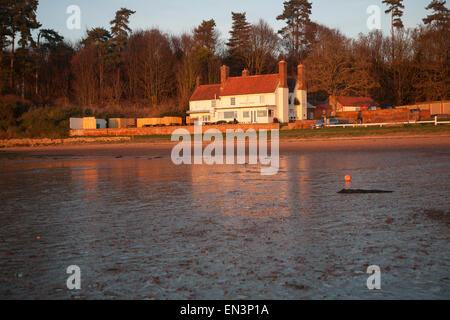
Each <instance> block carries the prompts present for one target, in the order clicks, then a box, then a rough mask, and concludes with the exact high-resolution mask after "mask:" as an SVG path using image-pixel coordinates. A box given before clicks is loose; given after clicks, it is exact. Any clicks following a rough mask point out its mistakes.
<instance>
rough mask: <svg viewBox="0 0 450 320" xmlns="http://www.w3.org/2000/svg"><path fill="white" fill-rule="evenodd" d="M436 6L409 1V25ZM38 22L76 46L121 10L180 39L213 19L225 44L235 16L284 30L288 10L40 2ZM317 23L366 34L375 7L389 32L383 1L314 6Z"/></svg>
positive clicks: (279, 5) (274, 3) (279, 0)
mask: <svg viewBox="0 0 450 320" xmlns="http://www.w3.org/2000/svg"><path fill="white" fill-rule="evenodd" d="M430 1H431V0H405V1H404V4H405V7H406V8H405V14H404V18H403V20H404V23H405V25H406V26H407V27H415V26H417V25H418V24H420V23H421V21H422V18H424V17H425V16H426V15H427V11H426V10H425V7H426V6H427V5H428V3H429V2H430ZM39 2H40V3H39V9H38V19H39V21H40V22H41V23H42V25H43V26H42V27H43V28H52V29H55V30H57V31H58V32H60V33H61V34H62V35H63V36H64V37H65V38H66V39H67V40H71V41H76V40H79V39H80V38H81V37H82V36H84V34H85V31H86V29H87V28H92V27H98V26H101V27H107V28H109V21H110V20H112V19H113V17H114V14H115V12H116V10H118V9H120V8H121V7H127V8H129V9H132V10H135V11H136V14H135V15H134V16H132V18H131V21H130V22H131V23H130V25H131V27H132V29H146V28H151V27H159V28H160V29H162V30H163V31H165V32H170V33H173V34H180V33H182V32H185V31H190V30H192V29H193V28H194V27H195V26H196V25H198V24H199V23H200V22H201V21H202V20H204V19H205V20H208V19H211V18H213V19H214V20H215V21H216V24H217V28H218V30H219V31H220V33H221V37H222V38H227V37H228V31H229V30H230V28H231V11H235V12H247V18H248V20H249V21H250V22H257V21H258V20H259V18H263V19H265V20H266V21H267V22H268V23H269V24H270V25H272V26H273V27H274V28H275V29H276V30H278V29H280V27H281V26H282V25H283V24H282V22H280V21H277V20H276V17H277V16H278V15H279V14H281V12H282V10H283V2H284V0H225V1H224V0H220V1H213V0H40V1H39ZM312 4H313V9H312V11H313V12H312V20H314V21H317V22H319V23H322V24H324V25H326V26H329V27H333V28H338V29H340V30H341V31H342V32H343V33H344V34H346V35H347V36H351V37H355V36H357V35H358V33H360V32H363V33H367V32H368V31H369V30H368V29H367V27H366V21H367V18H368V17H369V15H368V14H367V13H366V10H367V7H368V6H370V5H379V6H380V7H381V8H382V20H381V22H382V29H383V31H385V32H389V23H390V19H389V17H388V16H386V15H385V14H384V9H385V7H384V6H383V5H382V0H312ZM69 5H78V6H79V7H80V8H81V30H69V29H68V28H67V27H66V20H67V18H68V16H69V15H68V14H66V9H67V7H68V6H69Z"/></svg>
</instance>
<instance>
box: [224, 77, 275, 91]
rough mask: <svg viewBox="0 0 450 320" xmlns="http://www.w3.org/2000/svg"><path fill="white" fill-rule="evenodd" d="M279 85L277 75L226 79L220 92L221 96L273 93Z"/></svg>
mask: <svg viewBox="0 0 450 320" xmlns="http://www.w3.org/2000/svg"><path fill="white" fill-rule="evenodd" d="M279 83H280V77H279V75H278V74H267V75H259V76H249V77H236V78H228V80H227V81H226V82H225V86H224V88H223V89H222V91H221V92H220V95H221V96H239V95H245V94H259V93H273V92H275V90H276V89H277V87H278V84H279Z"/></svg>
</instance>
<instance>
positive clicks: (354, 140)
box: [0, 135, 450, 160]
mask: <svg viewBox="0 0 450 320" xmlns="http://www.w3.org/2000/svg"><path fill="white" fill-rule="evenodd" d="M176 144H177V143H176V142H127V143H116V144H100V143H99V144H94V143H93V144H84V145H83V144H82V145H55V146H39V147H13V148H4V149H0V160H7V159H10V160H14V159H23V158H29V157H31V158H58V159H60V158H70V157H146V156H156V157H162V156H170V151H171V150H172V148H173V146H175V145H176ZM206 145H207V143H205V146H206ZM449 147H450V135H417V136H376V137H374V136H366V137H351V138H342V137H340V138H325V139H293V140H280V153H281V154H283V153H291V152H300V153H304V152H306V153H307V152H322V151H346V150H348V151H358V150H360V151H364V150H367V151H383V150H385V151H390V150H402V149H417V150H426V149H440V148H449Z"/></svg>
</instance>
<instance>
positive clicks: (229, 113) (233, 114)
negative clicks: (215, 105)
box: [223, 111, 237, 119]
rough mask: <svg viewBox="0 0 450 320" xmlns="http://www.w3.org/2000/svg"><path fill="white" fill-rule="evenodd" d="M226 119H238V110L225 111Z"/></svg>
mask: <svg viewBox="0 0 450 320" xmlns="http://www.w3.org/2000/svg"><path fill="white" fill-rule="evenodd" d="M223 117H224V119H236V118H237V112H235V111H227V112H224V113H223Z"/></svg>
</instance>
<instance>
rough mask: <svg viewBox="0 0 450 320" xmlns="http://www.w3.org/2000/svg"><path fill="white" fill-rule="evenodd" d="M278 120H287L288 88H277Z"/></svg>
mask: <svg viewBox="0 0 450 320" xmlns="http://www.w3.org/2000/svg"><path fill="white" fill-rule="evenodd" d="M276 117H277V118H278V120H279V121H280V122H289V89H288V88H278V89H277V116H276Z"/></svg>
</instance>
